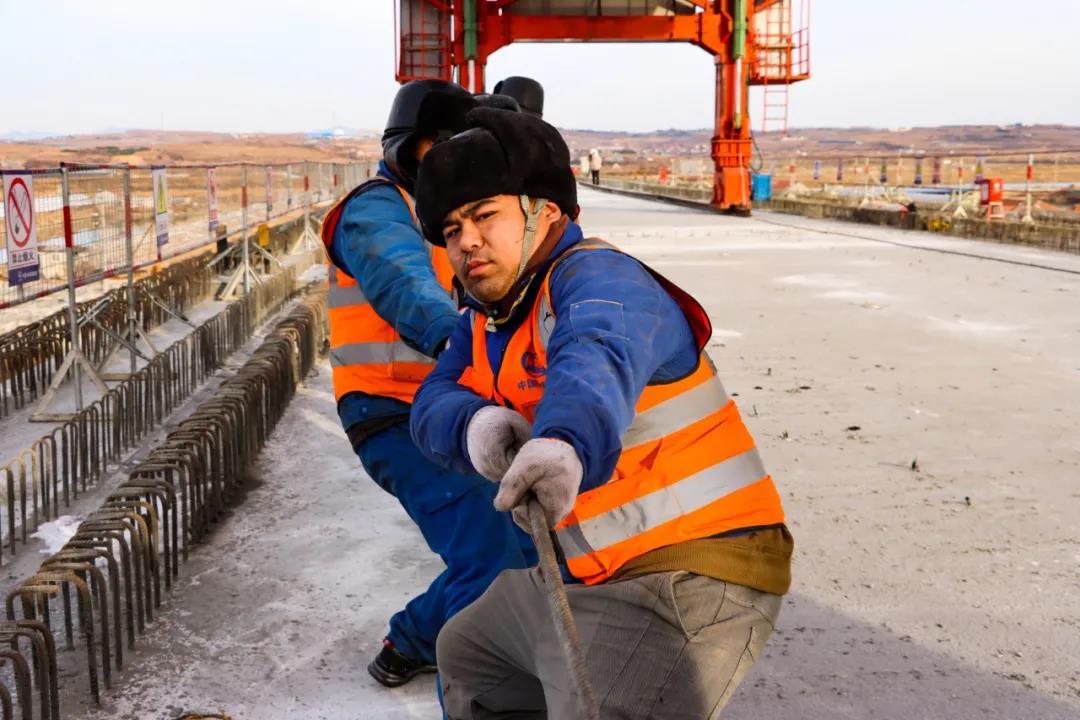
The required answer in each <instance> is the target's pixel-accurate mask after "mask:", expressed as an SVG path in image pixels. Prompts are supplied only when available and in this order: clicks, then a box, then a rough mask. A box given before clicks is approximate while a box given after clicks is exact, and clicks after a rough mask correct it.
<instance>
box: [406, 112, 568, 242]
mask: <svg viewBox="0 0 1080 720" xmlns="http://www.w3.org/2000/svg"><path fill="white" fill-rule="evenodd" d="M465 120H466V125H467V129H466V130H465V131H464V132H462V133H459V134H457V135H455V136H454V137H452V138H450V139H449V140H446V141H444V142H441V143H438V144H436V145H435V146H434V147H433V148H431V150H429V151H428V153H427V155H426V156H425V157H424V161H423V162H422V163H420V171H419V173H418V175H417V183H416V214H417V216H418V217H419V218H420V222H421V224H422V225H423V227H424V235H425V237H427V239H428V240H429V241H430V242H431V243H433V244H435V245H440V246H441V245H444V244H445V243H444V242H443V236H442V222H443V220H444V219H445V218H446V216H447V215H449V214H450V213H451V212H452V211H453V210H455V209H457V208H459V207H461V206H462V205H464V204H465V203H469V202H473V201H476V200H480V199H483V198H486V197H492V196H493V195H528V196H529V197H531V198H544V199H546V200H550V201H552V202H554V203H555V204H556V205H558V206H559V208H560V209H561V210H562V211H563V212H564V213H566V214H567V215H570V216H573V215H574V213H575V211H576V210H577V184H576V183H575V182H574V174H573V172H571V170H570V151H569V150H568V149H567V147H566V142H565V141H564V140H563V139H562V136H561V135H559V131H558V130H556V129H555V128H554V127H552V126H551V125H548V124H547V123H546V122H544V121H543V120H541V119H539V118H537V117H533V116H532V115H526V114H525V113H520V112H512V111H509V110H499V109H495V108H485V107H481V108H476V109H474V110H471V111H470V112H469V114H468V115H466V117H465Z"/></svg>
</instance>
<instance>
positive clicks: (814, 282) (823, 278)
mask: <svg viewBox="0 0 1080 720" xmlns="http://www.w3.org/2000/svg"><path fill="white" fill-rule="evenodd" d="M775 282H778V283H780V284H781V285H799V286H801V287H812V288H823V289H825V290H832V291H836V290H842V289H845V288H857V287H859V282H858V281H857V280H853V279H851V278H846V277H841V276H839V275H832V274H830V273H810V274H807V275H785V276H783V277H778V278H776V279H775Z"/></svg>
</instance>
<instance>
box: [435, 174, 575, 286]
mask: <svg viewBox="0 0 1080 720" xmlns="http://www.w3.org/2000/svg"><path fill="white" fill-rule="evenodd" d="M560 214H561V211H560V210H559V208H558V206H557V205H555V204H554V203H548V204H547V205H545V206H544V209H543V211H542V212H541V214H540V218H539V220H538V222H537V228H536V240H535V241H534V242H533V246H532V248H531V250H530V255H531V254H532V252H535V250H536V248H537V247H538V246H539V245H540V243H541V242H542V241H543V239H544V237H545V236H546V235H547V232H548V229H549V228H550V227H551V224H552V223H553V222H555V221H556V220H558V219H559V216H560ZM442 233H443V238H444V239H445V240H446V251H447V254H448V255H449V257H450V265H451V266H452V267H453V268H454V274H456V275H457V277H458V280H460V281H461V284H462V285H464V286H465V289H466V290H467V291H468V292H469V294H470V295H472V296H473V297H474V298H476V299H477V300H479V301H480V302H483V303H494V302H498V301H499V300H502V299H503V298H504V297H506V293H508V292H509V291H510V287H511V286H512V285H513V284H514V280H515V276H516V275H517V270H518V265H519V263H520V262H521V243H522V239H523V236H524V234H525V213H524V212H522V210H521V201H520V200H519V199H518V196H517V195H495V196H494V197H489V198H484V199H483V200H477V201H475V202H471V203H466V204H465V205H462V206H461V207H459V208H457V209H456V210H454V211H453V212H452V213H450V214H449V215H447V216H446V219H445V220H443V227H442Z"/></svg>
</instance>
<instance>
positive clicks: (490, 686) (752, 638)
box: [437, 568, 781, 720]
mask: <svg viewBox="0 0 1080 720" xmlns="http://www.w3.org/2000/svg"><path fill="white" fill-rule="evenodd" d="M538 572H539V571H538V570H536V569H535V568H534V569H532V570H505V571H503V573H502V574H500V575H499V577H498V578H497V579H496V580H495V582H494V583H492V585H491V587H489V588H488V589H487V591H486V592H485V593H484V594H483V595H481V596H480V597H479V598H478V599H477V600H476V601H475V602H473V604H472V605H470V606H469V607H467V608H466V609H465V610H463V611H462V612H461V613H459V614H458V615H457V616H456V617H455V618H453V619H452V620H451V621H450V622H449V623H447V624H446V626H444V627H443V630H442V633H441V634H440V635H439V640H438V645H437V654H438V661H439V672H440V675H441V677H442V683H443V687H442V690H443V698H444V701H445V707H446V713H447V716H448V717H449V718H450V720H488V719H495V718H499V719H500V720H504V719H505V720H509V719H511V718H513V719H522V720H524V719H528V720H541V719H543V718H550V719H551V720H579V717H580V713H579V712H578V708H579V707H580V705H579V704H578V698H577V693H576V691H575V685H574V681H573V679H572V678H571V677H570V674H569V669H568V667H567V665H566V662H565V660H564V659H563V651H562V649H561V647H560V646H559V642H558V639H557V636H556V634H555V628H554V625H553V620H552V616H551V611H550V609H549V607H548V601H547V596H546V592H547V591H546V588H545V586H544V585H543V582H542V581H541V580H540V577H539V575H538ZM567 594H568V595H569V598H570V607H571V608H572V609H573V613H574V620H575V622H576V623H577V628H578V633H579V634H580V636H581V642H582V649H583V650H584V652H585V653H586V664H587V665H588V668H589V675H590V679H591V681H592V685H593V689H594V690H595V692H596V696H597V700H598V701H599V702H600V704H601V711H600V716H601V718H603V719H604V720H615V719H618V720H639V719H641V720H644V719H645V718H650V719H652V720H674V719H676V718H678V719H679V720H705V719H706V718H710V719H711V718H716V717H718V716H719V713H720V709H721V708H723V706H724V705H725V704H726V703H727V701H728V700H729V699H730V698H731V695H732V693H734V691H735V688H736V687H737V686H738V684H739V682H740V681H741V680H742V679H743V677H744V676H745V675H746V672H747V670H749V669H750V666H751V665H753V664H754V661H755V660H757V658H758V657H760V655H761V651H762V649H763V648H764V646H765V641H766V640H767V639H768V637H769V635H770V634H771V633H772V630H773V625H774V623H775V622H776V618H777V616H778V615H779V613H780V601H781V598H780V596H778V595H770V594H769V593H763V592H759V591H757V590H752V589H751V588H748V587H744V586H742V585H734V584H732V583H725V582H722V581H720V580H713V579H711V578H707V577H702V576H700V575H693V574H691V573H688V572H665V573H653V574H649V575H642V576H639V577H635V578H631V579H629V580H621V581H618V582H610V583H604V584H601V585H595V586H592V587H586V586H584V585H570V586H567Z"/></svg>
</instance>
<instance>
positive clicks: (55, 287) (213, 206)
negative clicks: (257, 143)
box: [0, 162, 376, 310]
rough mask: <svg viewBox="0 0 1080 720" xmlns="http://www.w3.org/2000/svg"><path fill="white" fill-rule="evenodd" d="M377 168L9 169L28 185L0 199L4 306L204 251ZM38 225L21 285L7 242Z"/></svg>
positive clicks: (335, 192) (335, 193)
mask: <svg viewBox="0 0 1080 720" xmlns="http://www.w3.org/2000/svg"><path fill="white" fill-rule="evenodd" d="M375 169H376V165H375V164H374V163H369V162H368V163H352V164H334V163H315V162H308V163H289V164H271V165H253V164H244V163H232V164H221V165H167V166H155V167H152V168H132V167H127V166H124V165H79V164H71V165H64V166H63V167H60V168H48V169H34V170H11V169H5V170H2V171H0V175H2V176H3V177H4V178H5V185H11V184H12V182H18V183H21V184H20V187H19V188H16V190H15V191H13V192H12V193H11V195H12V198H13V199H12V200H10V201H9V200H8V199H7V198H5V199H4V201H2V202H0V217H2V218H3V219H4V222H0V310H2V309H4V308H8V307H11V306H14V305H18V304H20V303H24V302H28V301H30V300H34V299H36V298H39V297H42V296H44V295H48V294H51V293H54V292H58V291H61V290H64V289H65V288H69V287H72V288H75V287H82V286H84V285H88V284H90V283H94V282H98V281H101V280H104V279H107V278H112V277H116V276H117V275H121V274H123V273H124V272H126V271H128V270H129V268H130V269H134V270H139V269H142V268H148V267H151V266H154V265H156V264H159V263H161V262H165V261H168V260H169V259H171V258H175V257H178V256H180V255H183V254H185V253H189V252H191V251H192V250H197V249H199V248H202V247H206V246H208V245H211V244H213V243H215V242H216V241H217V240H218V237H217V235H216V232H217V228H218V227H219V226H225V227H227V228H228V230H229V235H230V236H238V235H240V234H244V235H245V236H246V233H247V226H248V223H249V222H250V223H254V224H256V225H257V224H258V223H262V222H267V221H269V220H271V219H274V218H278V217H281V216H284V215H287V214H289V213H293V212H297V211H300V210H310V209H311V208H314V207H316V206H318V205H320V204H323V203H327V202H329V201H331V200H333V199H334V198H336V197H339V196H340V195H341V194H342V192H343V191H344V190H345V189H346V188H351V187H354V186H355V185H357V184H359V183H360V182H362V181H363V180H364V179H366V178H368V177H371V175H372V174H373V173H374V171H375ZM155 178H156V179H155ZM13 179H14V180H13ZM23 188H28V189H26V190H24V189H23ZM16 198H22V199H23V203H22V204H20V203H19V202H16V201H15V199H16ZM9 213H10V215H9ZM9 218H10V222H9V221H8V220H9ZM31 229H32V231H33V235H34V236H35V239H36V248H37V257H38V269H37V272H36V278H35V279H33V280H26V281H23V280H22V279H21V278H20V277H19V273H16V272H14V271H13V269H12V268H13V262H14V261H15V260H16V258H13V257H9V247H11V248H17V247H19V243H20V242H23V241H24V240H25V239H26V238H24V237H22V235H23V233H24V231H25V232H27V233H29V232H30V230H31ZM11 233H14V235H15V236H16V237H14V238H13V240H14V241H15V244H12V243H9V242H8V235H9V234H11ZM69 250H70V252H69ZM69 256H70V258H69ZM69 260H70V261H69Z"/></svg>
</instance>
